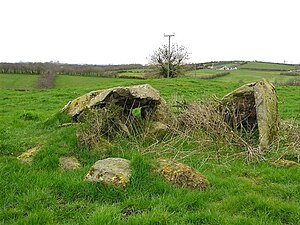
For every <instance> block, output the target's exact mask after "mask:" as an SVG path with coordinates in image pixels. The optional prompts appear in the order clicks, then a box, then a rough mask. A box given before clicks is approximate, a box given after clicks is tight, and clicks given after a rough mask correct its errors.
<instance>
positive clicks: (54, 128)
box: [0, 71, 300, 225]
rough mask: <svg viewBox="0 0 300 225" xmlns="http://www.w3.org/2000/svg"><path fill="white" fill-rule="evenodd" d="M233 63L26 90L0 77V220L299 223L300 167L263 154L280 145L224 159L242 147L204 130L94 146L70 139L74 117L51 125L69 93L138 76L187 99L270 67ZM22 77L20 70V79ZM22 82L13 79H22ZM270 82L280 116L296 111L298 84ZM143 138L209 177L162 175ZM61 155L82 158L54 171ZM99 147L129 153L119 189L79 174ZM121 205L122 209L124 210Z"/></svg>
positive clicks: (73, 79) (69, 80) (226, 88)
mask: <svg viewBox="0 0 300 225" xmlns="http://www.w3.org/2000/svg"><path fill="white" fill-rule="evenodd" d="M238 72H240V71H234V73H233V72H232V74H231V75H228V76H227V77H222V78H218V79H215V80H209V81H208V80H200V79H197V78H187V77H186V78H176V79H154V80H146V81H144V80H131V79H110V78H97V77H78V76H63V75H60V76H57V79H56V83H55V88H54V89H52V90H43V91H42V90H31V91H27V92H20V91H16V90H11V89H15V86H14V87H12V86H13V85H11V84H9V82H8V83H6V84H5V85H4V83H1V85H2V86H1V88H0V106H1V107H0V187H1V191H0V224H72V225H73V224H91V225H93V224H172V225H173V224H180V225H181V224H298V223H299V221H300V213H299V212H300V186H299V177H300V169H299V168H298V167H295V168H275V167H274V166H272V165H271V163H270V161H271V160H273V159H276V158H278V157H279V155H281V154H282V152H281V149H279V150H278V151H275V152H271V153H269V154H266V156H265V158H266V160H265V161H260V162H258V163H253V164H246V163H245V158H244V157H240V158H237V159H236V160H232V154H233V153H234V154H236V153H240V152H241V151H242V149H240V148H238V147H236V146H231V145H223V144H222V143H219V142H218V140H216V139H215V138H214V137H210V136H209V135H208V134H203V135H204V137H205V139H203V140H205V141H209V140H210V141H211V142H209V143H210V144H209V146H208V147H207V148H202V147H201V146H202V144H201V141H202V139H197V138H196V137H197V136H196V137H190V138H188V139H184V140H183V141H182V140H181V139H180V137H173V138H174V139H171V140H170V139H168V138H166V139H164V141H161V142H159V143H157V144H156V145H151V144H153V143H151V142H142V141H141V140H139V139H138V138H135V137H130V138H128V139H127V138H118V139H116V140H114V141H113V142H112V144H113V146H112V147H111V148H110V149H106V150H105V149H102V151H101V152H93V151H89V150H88V149H85V148H79V147H78V146H77V141H76V135H75V132H76V127H74V126H73V127H72V126H70V127H63V128H58V124H59V123H60V121H62V120H66V118H65V117H62V116H60V115H56V116H55V114H56V113H57V112H59V110H60V109H61V108H62V107H63V106H64V105H65V104H66V103H67V102H68V101H69V100H72V99H74V98H76V97H78V96H80V95H82V94H84V93H86V92H88V91H91V90H94V89H104V88H108V87H113V86H122V85H134V84H142V83H145V82H147V83H149V84H151V85H152V86H153V87H155V88H157V89H158V90H159V91H160V92H161V94H162V96H163V97H164V98H165V99H166V100H167V101H168V102H170V101H171V100H172V99H173V98H174V96H177V97H178V96H179V97H180V98H184V99H186V100H188V101H192V100H200V99H206V98H210V97H212V96H214V95H216V96H217V97H222V96H223V95H225V94H226V93H228V92H230V91H232V90H234V89H235V88H237V87H239V86H240V85H241V84H242V83H244V82H248V81H254V80H255V79H261V78H262V77H263V76H269V74H268V73H264V74H262V73H257V74H256V73H252V74H250V73H249V74H248V73H246V72H245V71H242V72H243V73H240V74H238ZM235 73H236V74H235ZM255 74H256V76H254V75H255ZM272 74H274V73H272ZM272 74H270V77H272ZM0 76H1V75H0ZM10 76H11V75H10ZM23 76H24V75H23ZM239 76H240V77H239ZM253 76H254V77H253ZM24 77H26V78H27V76H24ZM29 77H31V76H29ZM2 79H3V77H2ZM7 79H10V77H8V78H7ZM272 79H274V77H272ZM275 79H277V78H275ZM278 79H279V78H278ZM241 80H243V82H241ZM27 81H28V80H26V79H24V80H23V82H24V86H26V85H28V84H27V83H26V82H27ZM21 84H22V82H21V83H20V86H19V87H18V88H24V86H22V85H21ZM28 87H30V85H29V86H28ZM4 89H6V90H4ZM277 92H278V96H279V111H280V116H281V117H282V118H284V119H291V118H294V117H297V116H298V118H299V114H300V109H299V101H300V99H299V96H300V87H286V86H279V87H278V88H277ZM48 118H52V119H51V120H47V119H48ZM45 121H47V122H45ZM298 121H299V120H298ZM299 122H300V121H299ZM199 137H200V136H198V138H199ZM36 145H41V146H42V147H41V150H40V152H39V153H38V154H37V155H36V157H35V158H34V161H33V164H32V165H31V166H28V165H25V164H22V163H20V162H19V161H18V160H17V159H16V157H17V156H18V155H19V154H21V153H22V152H24V151H25V150H27V149H28V148H30V147H32V146H36ZM153 146H154V147H153ZM150 147H152V148H154V149H156V151H157V152H158V153H160V154H161V155H163V156H165V157H171V155H170V153H168V154H166V155H164V153H163V152H164V151H165V150H166V149H170V150H172V151H173V152H174V155H173V156H172V157H174V156H175V157H177V158H180V157H179V156H180V155H182V154H183V155H184V154H186V153H185V152H189V153H192V154H191V155H190V156H189V157H185V158H184V159H183V160H181V162H184V163H186V164H188V165H190V166H193V167H194V168H196V169H198V170H199V171H201V173H202V174H204V175H205V176H206V177H207V178H208V180H209V181H210V183H211V186H210V187H209V188H208V189H207V190H205V191H194V190H190V189H186V188H176V187H173V186H171V185H169V184H168V183H166V182H164V181H163V180H162V179H161V178H160V177H158V176H157V175H155V174H153V172H152V170H151V166H150V165H151V162H152V161H153V159H154V158H155V157H156V154H151V153H148V152H147V151H146V149H149V148H150ZM146 153H147V154H146ZM175 153H177V155H178V156H176V155H175ZM220 154H221V156H222V157H220ZM66 155H75V156H76V157H77V158H78V159H79V160H80V162H81V163H82V165H83V167H82V168H81V169H79V170H78V171H74V172H63V171H61V170H60V169H59V166H58V159H59V157H60V156H66ZM104 157H124V158H127V159H130V160H131V165H132V169H133V177H132V179H131V183H130V185H129V186H128V188H127V190H126V191H122V190H118V189H114V188H111V187H105V186H102V185H100V184H93V183H87V182H84V181H83V177H84V175H85V174H86V173H87V171H88V169H89V168H90V166H91V165H92V164H93V163H94V162H95V161H97V160H98V159H100V158H104ZM127 211H130V212H131V214H129V215H127V216H125V215H124V214H126V213H124V212H127Z"/></svg>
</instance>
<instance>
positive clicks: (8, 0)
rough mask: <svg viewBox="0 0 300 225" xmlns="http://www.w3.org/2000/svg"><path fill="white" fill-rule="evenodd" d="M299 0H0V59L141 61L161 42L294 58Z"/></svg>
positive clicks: (250, 56) (202, 54)
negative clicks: (168, 37) (169, 40)
mask: <svg viewBox="0 0 300 225" xmlns="http://www.w3.org/2000/svg"><path fill="white" fill-rule="evenodd" d="M299 6H300V1H299V0H251V1H250V0H226V1H225V0H184V1H178V0H149V1H145V0H26V1H25V0H1V1H0V9H1V13H0V29H1V33H0V62H19V61H25V62H27V61H33V62H45V61H51V60H53V61H57V60H58V61H60V62H66V63H91V64H128V63H142V64H145V63H147V57H149V55H150V54H151V53H152V52H153V50H154V49H156V48H158V47H159V46H161V45H162V44H164V43H167V38H164V33H173V32H175V37H174V38H172V42H176V43H178V44H180V45H184V46H186V47H187V48H188V49H189V51H190V52H191V59H190V62H204V61H210V60H235V59H236V60H262V61H273V62H283V61H284V60H286V61H287V62H289V63H300V57H299V54H300V31H299V27H300V25H299V22H300V13H299V10H300V7H299Z"/></svg>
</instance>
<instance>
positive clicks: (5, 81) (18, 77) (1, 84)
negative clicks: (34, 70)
mask: <svg viewBox="0 0 300 225" xmlns="http://www.w3.org/2000/svg"><path fill="white" fill-rule="evenodd" d="M37 80H38V76H37V75H24V74H0V89H23V90H26V89H34V88H35V85H36V82H37Z"/></svg>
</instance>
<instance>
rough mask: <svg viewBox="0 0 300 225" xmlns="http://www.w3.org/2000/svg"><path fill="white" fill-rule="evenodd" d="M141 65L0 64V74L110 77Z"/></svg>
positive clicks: (141, 67) (140, 67)
mask: <svg viewBox="0 0 300 225" xmlns="http://www.w3.org/2000/svg"><path fill="white" fill-rule="evenodd" d="M143 68H144V66H143V65H141V64H124V65H87V64H84V65H81V64H66V63H52V62H46V63H40V62H39V63H32V62H21V63H0V73H3V74H33V75H34V74H36V75H40V74H43V73H45V72H47V71H53V72H54V73H56V74H65V75H78V76H106V75H109V76H111V75H112V74H113V73H114V72H117V71H120V70H131V69H143Z"/></svg>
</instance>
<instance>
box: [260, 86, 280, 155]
mask: <svg viewBox="0 0 300 225" xmlns="http://www.w3.org/2000/svg"><path fill="white" fill-rule="evenodd" d="M254 97H255V105H256V118H257V124H258V131H259V143H260V147H261V148H262V149H265V148H267V147H268V145H269V144H270V143H271V142H272V141H273V140H274V138H276V136H277V134H278V126H279V121H278V103H277V102H278V101H277V95H276V90H275V87H274V86H273V85H272V84H271V83H269V82H267V81H266V80H262V81H259V82H257V83H256V85H255V86H254Z"/></svg>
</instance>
